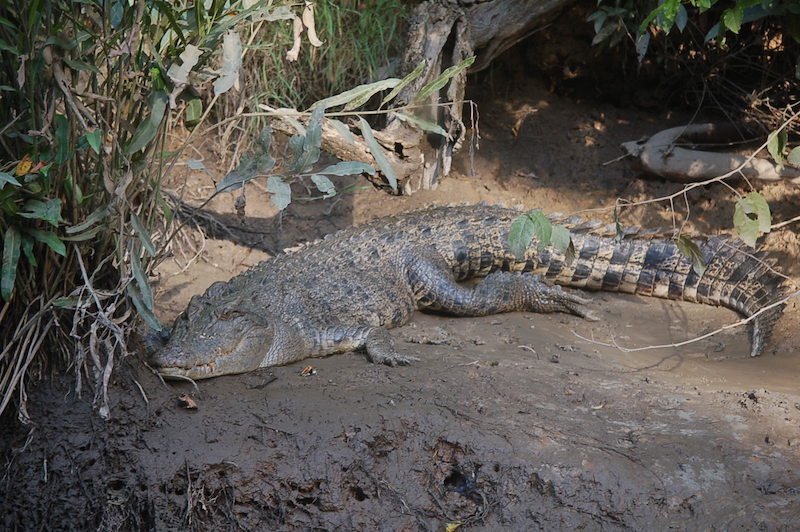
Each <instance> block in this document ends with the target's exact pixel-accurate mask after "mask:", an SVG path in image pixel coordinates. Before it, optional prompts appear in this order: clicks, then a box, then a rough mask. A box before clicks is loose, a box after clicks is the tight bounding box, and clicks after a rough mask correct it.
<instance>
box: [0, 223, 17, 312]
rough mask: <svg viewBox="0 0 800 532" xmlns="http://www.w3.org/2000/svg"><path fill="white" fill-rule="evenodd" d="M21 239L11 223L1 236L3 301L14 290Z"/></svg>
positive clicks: (0, 278) (1, 288)
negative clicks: (2, 236) (3, 235)
mask: <svg viewBox="0 0 800 532" xmlns="http://www.w3.org/2000/svg"><path fill="white" fill-rule="evenodd" d="M21 241H22V237H21V235H20V234H19V230H17V228H16V227H14V226H13V225H10V226H8V229H6V234H5V237H4V238H3V266H2V270H0V296H2V298H3V300H4V301H8V300H9V299H11V294H12V293H13V292H14V281H16V279H17V264H19V250H20V243H21Z"/></svg>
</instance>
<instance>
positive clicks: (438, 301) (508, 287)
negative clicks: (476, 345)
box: [406, 253, 596, 320]
mask: <svg viewBox="0 0 800 532" xmlns="http://www.w3.org/2000/svg"><path fill="white" fill-rule="evenodd" d="M423 257H424V258H423ZM430 257H431V253H425V254H423V253H419V254H415V255H414V256H413V257H412V258H410V259H408V263H407V267H406V273H407V276H408V280H409V283H410V286H411V290H412V292H413V293H414V295H415V297H416V300H417V305H418V306H419V308H428V309H432V310H439V311H443V312H447V313H450V314H454V315H456V316H488V315H491V314H499V313H502V312H514V311H524V312H543V313H544V312H567V313H571V314H575V315H577V316H580V317H582V318H586V319H590V320H595V319H596V318H595V316H594V315H593V314H592V313H591V311H589V310H588V309H585V308H583V306H582V305H585V304H586V303H588V302H589V300H587V299H584V298H582V297H579V296H576V295H574V294H570V293H568V292H565V291H564V290H562V289H561V287H559V286H554V285H551V284H548V283H546V282H544V281H542V279H541V278H540V277H539V276H538V275H533V274H531V273H511V272H494V273H491V274H489V275H488V276H487V277H486V278H485V279H484V280H483V281H482V282H480V283H478V284H477V285H476V286H474V287H467V286H462V285H461V284H459V283H458V282H456V280H455V277H454V276H453V273H452V272H451V271H450V269H449V268H448V267H447V264H446V263H445V261H444V259H438V260H437V258H433V259H431V258H430ZM434 257H435V255H434Z"/></svg>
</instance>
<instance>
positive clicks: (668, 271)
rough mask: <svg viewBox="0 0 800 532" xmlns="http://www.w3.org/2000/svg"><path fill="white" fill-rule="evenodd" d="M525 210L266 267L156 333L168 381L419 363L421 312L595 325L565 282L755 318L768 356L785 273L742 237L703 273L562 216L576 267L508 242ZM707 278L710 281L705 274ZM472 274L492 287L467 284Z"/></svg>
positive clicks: (347, 240) (440, 218)
mask: <svg viewBox="0 0 800 532" xmlns="http://www.w3.org/2000/svg"><path fill="white" fill-rule="evenodd" d="M519 216H520V212H519V211H517V210H515V209H509V208H505V207H500V206H492V205H483V204H479V205H468V206H447V207H431V208H428V209H424V210H421V211H416V212H411V213H406V214H401V215H397V216H393V217H388V218H380V219H377V220H374V221H372V222H370V223H368V224H366V225H363V226H357V227H353V228H349V229H344V230H341V231H339V232H336V233H333V234H331V235H328V236H326V237H325V238H324V239H322V240H319V241H316V242H313V243H310V244H307V245H305V246H303V247H301V248H300V249H299V250H296V251H294V252H290V253H287V254H281V255H278V256H277V257H275V258H273V259H271V260H267V261H264V262H262V263H260V264H258V265H256V266H254V267H253V268H251V269H249V270H247V271H245V272H243V273H241V274H239V275H238V276H236V277H234V278H233V279H231V280H230V281H228V282H217V283H214V284H213V285H211V286H210V287H209V288H208V290H207V291H206V292H205V293H204V294H203V295H200V296H195V297H193V298H192V299H191V301H190V302H189V305H188V307H187V309H186V311H185V312H183V313H182V314H180V316H178V317H177V318H176V320H175V323H174V325H173V327H172V329H171V331H170V332H168V333H166V334H161V335H156V336H155V338H151V340H150V343H151V344H155V346H154V348H153V349H152V350H151V353H150V362H151V363H152V365H153V366H154V367H155V368H156V369H157V370H158V371H159V372H160V373H161V374H162V375H164V376H166V377H175V378H180V377H188V378H191V379H203V378H208V377H215V376H219V375H224V374H233V373H243V372H247V371H252V370H255V369H257V368H262V367H267V366H277V365H283V364H288V363H291V362H295V361H298V360H302V359H305V358H309V357H321V356H326V355H331V354H334V353H341V352H346V351H353V350H364V351H366V354H367V357H368V358H369V359H370V360H371V361H372V362H375V363H382V364H387V365H404V364H408V363H410V362H412V361H414V360H416V359H415V357H412V356H408V355H403V354H401V353H399V352H398V351H397V349H396V348H395V346H394V344H393V342H392V338H391V336H390V335H389V334H388V332H387V329H389V328H392V327H398V326H400V325H403V324H404V323H406V322H407V321H408V320H409V319H410V317H411V315H412V314H413V313H414V311H415V310H417V309H421V310H431V311H437V312H442V313H447V314H450V315H456V316H485V315H491V314H496V313H501V312H510V311H529V312H567V313H572V314H575V315H578V316H582V317H584V318H589V319H593V318H594V316H593V314H592V313H591V312H590V311H589V310H588V309H586V308H585V305H586V304H587V303H588V300H586V299H584V298H583V297H580V296H578V295H576V294H575V293H573V292H571V291H567V290H563V289H562V288H561V286H560V285H563V286H568V287H575V288H582V289H587V290H604V291H612V292H623V293H629V294H641V295H647V296H656V297H662V298H669V299H683V300H687V301H693V302H699V303H705V304H710V305H722V306H725V307H728V308H730V309H733V310H735V311H737V312H739V313H741V314H743V315H744V316H747V317H752V316H754V318H753V319H752V320H751V321H750V322H749V326H750V328H751V337H752V340H751V355H752V356H756V355H758V354H760V353H761V352H762V350H763V349H764V346H765V343H766V342H767V341H768V339H769V337H770V335H771V332H772V329H773V326H774V324H775V322H776V321H777V320H778V318H779V317H780V315H781V313H782V311H783V308H782V307H783V305H781V304H774V302H775V301H779V298H778V296H780V294H781V292H782V285H783V284H784V279H785V277H784V276H782V275H780V274H778V273H777V272H776V271H775V270H773V269H772V268H771V267H770V266H769V265H768V263H767V262H766V261H765V260H763V258H764V255H763V254H760V253H755V252H754V251H752V249H751V248H749V247H748V246H746V245H745V244H744V243H742V242H741V241H740V240H738V239H735V238H733V237H724V236H717V237H711V238H706V239H702V240H696V243H697V244H698V247H699V250H700V253H701V254H702V259H703V264H704V265H705V269H704V270H702V269H701V268H697V269H695V268H693V262H692V260H690V259H689V258H687V257H686V256H684V255H683V254H682V253H681V252H680V250H679V249H678V247H677V244H676V242H675V241H674V240H672V239H670V238H663V237H654V236H652V235H651V236H647V235H643V234H642V233H637V232H635V231H631V232H630V233H632V234H627V233H626V234H625V235H623V236H622V237H620V235H615V234H614V232H613V231H612V232H610V233H609V232H608V231H607V230H601V229H600V228H598V225H597V224H593V223H587V222H582V221H579V220H575V219H573V218H563V217H562V218H558V217H551V219H552V221H553V223H559V224H561V225H563V226H564V227H566V228H567V229H569V230H570V233H571V238H572V243H573V245H574V249H575V254H574V259H572V260H568V259H567V257H566V256H565V253H562V252H560V251H558V250H556V249H555V248H553V247H552V246H540V245H539V241H538V240H537V238H535V237H534V238H533V240H532V241H531V243H530V245H529V246H528V248H527V250H526V251H525V252H524V253H523V254H522V256H517V255H515V253H513V252H512V250H511V248H510V246H509V231H510V229H511V225H512V223H513V221H514V220H515V219H517V218H518V217H519ZM698 270H700V271H702V273H698ZM471 278H483V279H482V280H481V281H480V282H478V283H476V284H474V285H469V284H462V283H461V281H465V280H468V279H471Z"/></svg>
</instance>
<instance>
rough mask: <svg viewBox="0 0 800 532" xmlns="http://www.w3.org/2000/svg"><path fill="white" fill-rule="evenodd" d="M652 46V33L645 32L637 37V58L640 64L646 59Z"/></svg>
mask: <svg viewBox="0 0 800 532" xmlns="http://www.w3.org/2000/svg"><path fill="white" fill-rule="evenodd" d="M649 47H650V33H649V32H644V33H642V34H641V35H639V36H638V37H637V38H636V58H637V59H638V60H639V64H641V63H642V61H644V58H645V56H646V55H647V49H648V48H649Z"/></svg>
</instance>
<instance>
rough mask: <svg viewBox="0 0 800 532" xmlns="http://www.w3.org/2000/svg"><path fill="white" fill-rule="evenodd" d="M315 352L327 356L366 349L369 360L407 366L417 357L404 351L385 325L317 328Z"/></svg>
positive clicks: (376, 362)
mask: <svg viewBox="0 0 800 532" xmlns="http://www.w3.org/2000/svg"><path fill="white" fill-rule="evenodd" d="M312 342H313V344H314V349H313V353H314V356H326V355H333V354H336V353H344V352H347V351H357V350H361V349H364V350H366V352H367V356H368V357H369V359H370V361H372V362H373V363H375V364H386V365H387V366H406V365H408V364H410V363H411V362H413V361H416V360H419V359H418V358H417V357H413V356H408V355H401V354H400V353H398V352H397V349H396V348H395V346H394V340H392V337H391V336H390V335H389V332H388V331H387V330H386V329H383V328H380V327H370V326H346V325H336V326H331V327H326V328H324V329H319V330H317V331H316V335H315V338H314V339H313V340H312Z"/></svg>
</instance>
